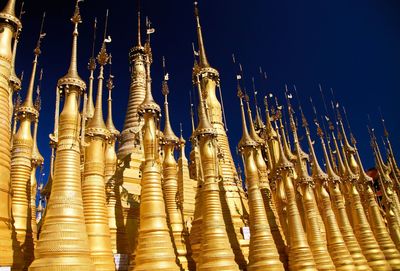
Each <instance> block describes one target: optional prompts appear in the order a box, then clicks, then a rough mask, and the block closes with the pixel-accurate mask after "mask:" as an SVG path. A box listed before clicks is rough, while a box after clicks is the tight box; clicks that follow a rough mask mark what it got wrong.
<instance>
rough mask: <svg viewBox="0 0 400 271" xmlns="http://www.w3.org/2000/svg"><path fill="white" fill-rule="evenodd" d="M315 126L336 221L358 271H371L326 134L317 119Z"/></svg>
mask: <svg viewBox="0 0 400 271" xmlns="http://www.w3.org/2000/svg"><path fill="white" fill-rule="evenodd" d="M312 107H313V109H314V112H315V116H316V115H317V114H316V109H315V107H314V104H312ZM314 122H315V125H316V126H317V134H318V136H319V138H320V141H321V146H322V150H323V153H324V159H325V167H326V172H327V174H328V178H329V180H328V190H329V192H330V195H331V201H332V204H333V207H334V209H335V211H336V220H337V223H338V225H339V227H340V231H341V233H342V236H343V240H344V241H345V243H346V246H347V249H348V251H349V252H350V255H351V257H352V259H353V262H354V265H355V266H356V268H357V270H370V267H369V266H368V262H367V260H366V259H365V257H364V255H363V253H362V250H361V248H360V246H359V244H358V241H357V239H356V236H355V235H354V232H353V229H352V226H351V224H350V220H349V217H348V215H347V213H346V207H345V205H344V201H343V194H342V191H341V186H340V182H341V179H340V177H339V176H338V175H337V174H336V172H335V171H334V169H333V168H332V165H331V162H330V158H329V155H328V151H327V148H326V145H325V141H324V133H323V131H322V129H321V127H320V126H319V123H318V119H317V117H315V121H314Z"/></svg>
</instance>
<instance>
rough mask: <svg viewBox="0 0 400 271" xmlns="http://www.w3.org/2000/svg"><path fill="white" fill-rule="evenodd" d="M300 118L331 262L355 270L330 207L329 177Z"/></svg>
mask: <svg viewBox="0 0 400 271" xmlns="http://www.w3.org/2000/svg"><path fill="white" fill-rule="evenodd" d="M302 118H303V125H304V126H305V127H306V136H307V142H308V146H309V149H310V155H311V158H312V177H313V180H314V181H315V194H316V199H317V203H318V206H319V209H320V211H321V216H322V218H323V221H324V225H325V228H326V241H327V246H328V251H329V253H330V255H331V258H332V261H333V263H334V264H335V267H336V270H355V265H354V263H353V259H352V258H351V256H350V252H349V250H348V249H347V246H346V243H345V242H344V240H343V237H342V233H341V232H340V229H339V226H338V223H337V221H336V216H335V213H334V211H333V209H332V204H331V198H330V196H329V192H328V190H327V186H328V181H329V180H328V178H329V177H328V175H327V174H326V173H325V172H323V171H322V169H321V167H320V165H319V162H318V160H317V157H316V154H315V151H314V146H313V143H312V141H311V137H310V131H309V128H308V125H307V121H306V119H305V117H304V115H302ZM328 162H329V161H328Z"/></svg>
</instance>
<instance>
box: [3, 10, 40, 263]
mask: <svg viewBox="0 0 400 271" xmlns="http://www.w3.org/2000/svg"><path fill="white" fill-rule="evenodd" d="M43 23H44V16H43V19H42V23H41V27H40V32H39V39H38V42H37V44H36V47H35V50H34V60H33V64H32V73H31V78H30V81H29V86H28V90H27V94H26V98H25V101H24V102H23V103H22V105H21V106H19V107H18V109H17V118H18V120H19V122H20V125H19V127H18V130H17V132H16V134H15V135H14V136H13V144H12V151H11V186H12V188H13V197H12V209H13V216H14V226H15V231H16V237H17V241H18V242H19V243H20V245H21V251H22V253H23V255H24V257H23V258H17V259H16V261H15V262H14V268H18V267H27V266H29V265H30V263H31V262H32V260H33V258H34V256H33V255H34V252H33V250H34V244H33V242H34V237H33V233H32V226H31V223H30V221H29V219H30V216H31V212H30V209H29V206H30V203H31V196H32V195H31V190H30V189H27V187H28V186H29V187H30V177H31V171H32V166H33V165H32V161H31V159H32V147H33V139H32V122H34V121H35V120H36V119H37V118H38V116H39V112H38V110H36V108H35V106H34V104H33V89H34V85H35V78H36V69H37V63H38V58H39V55H40V53H41V50H40V45H41V40H42V38H43V37H44V36H45V34H44V33H43ZM19 261H21V262H19ZM21 264H22V265H21ZM20 265H21V266H20Z"/></svg>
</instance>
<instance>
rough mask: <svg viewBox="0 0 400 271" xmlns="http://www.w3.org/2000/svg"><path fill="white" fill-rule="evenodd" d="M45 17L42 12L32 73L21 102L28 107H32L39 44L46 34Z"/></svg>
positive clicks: (39, 52) (39, 51)
mask: <svg viewBox="0 0 400 271" xmlns="http://www.w3.org/2000/svg"><path fill="white" fill-rule="evenodd" d="M45 18H46V13H43V17H42V22H41V25H40V32H39V38H38V41H37V43H36V47H35V50H34V51H33V52H34V55H35V57H34V60H33V67H32V73H31V78H30V81H29V86H28V91H27V94H26V98H25V102H24V104H23V107H24V108H26V107H29V108H34V105H33V89H34V85H35V77H36V69H37V63H38V58H39V55H40V54H41V50H40V46H41V43H42V39H43V38H44V37H45V36H46V33H44V32H43V26H44V20H45Z"/></svg>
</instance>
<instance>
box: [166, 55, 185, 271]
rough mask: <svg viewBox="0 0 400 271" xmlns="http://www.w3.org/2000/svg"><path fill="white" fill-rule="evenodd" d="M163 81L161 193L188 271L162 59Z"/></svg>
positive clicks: (174, 139)
mask: <svg viewBox="0 0 400 271" xmlns="http://www.w3.org/2000/svg"><path fill="white" fill-rule="evenodd" d="M163 68H164V80H163V83H162V93H163V95H164V97H165V101H164V110H165V124H164V132H163V134H164V135H163V137H162V145H163V147H164V161H163V165H162V166H163V180H164V181H163V191H164V199H165V205H166V209H167V218H168V225H169V227H170V230H171V234H172V240H173V243H174V248H175V253H176V255H177V257H178V260H179V264H180V266H181V268H182V269H183V270H188V260H187V250H186V244H185V240H184V234H185V233H184V225H183V217H182V211H181V210H180V209H179V206H178V202H177V198H178V171H177V163H176V160H175V149H176V148H177V146H178V143H179V138H178V137H177V136H176V135H175V133H174V131H173V130H172V127H171V123H170V116H169V107H168V94H169V88H168V80H169V75H168V74H167V73H166V71H165V59H164V58H163Z"/></svg>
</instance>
